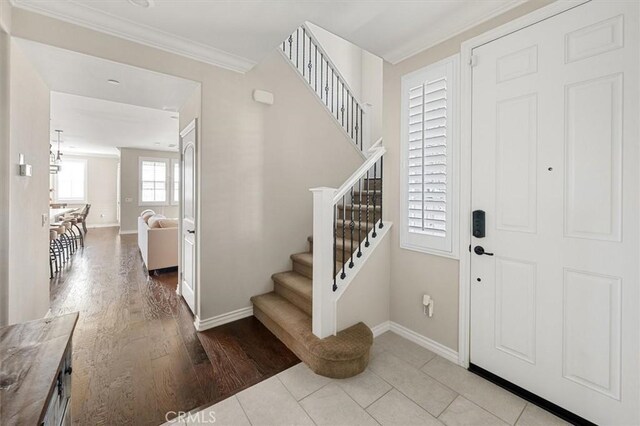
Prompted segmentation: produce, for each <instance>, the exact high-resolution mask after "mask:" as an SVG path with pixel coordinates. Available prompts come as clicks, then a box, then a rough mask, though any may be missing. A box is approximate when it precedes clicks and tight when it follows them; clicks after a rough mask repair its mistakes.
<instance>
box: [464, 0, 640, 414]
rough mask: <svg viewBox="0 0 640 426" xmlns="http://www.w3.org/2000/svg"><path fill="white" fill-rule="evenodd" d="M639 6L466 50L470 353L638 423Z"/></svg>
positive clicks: (585, 406)
mask: <svg viewBox="0 0 640 426" xmlns="http://www.w3.org/2000/svg"><path fill="white" fill-rule="evenodd" d="M639 14H640V3H639V2H637V1H592V2H590V3H587V4H584V5H581V6H577V7H575V8H573V9H571V10H569V11H566V12H564V13H561V14H559V15H556V16H554V17H552V18H549V19H546V20H544V21H542V22H539V23H537V24H535V25H532V26H530V27H527V28H524V29H522V30H520V31H517V32H515V33H512V34H510V35H507V36H505V37H502V38H500V39H497V40H495V41H493V42H490V43H487V44H485V45H483V46H481V47H478V48H476V49H474V51H473V54H474V55H475V57H476V58H475V60H476V62H475V64H476V65H475V67H474V68H473V70H472V73H473V89H472V90H473V91H472V94H473V101H472V102H473V107H472V114H473V119H472V128H473V130H472V177H473V181H472V209H473V210H483V211H485V212H486V236H485V237H484V238H475V237H472V239H471V242H472V247H471V259H472V260H471V324H470V327H471V342H470V362H471V363H472V364H475V365H477V366H479V367H482V368H484V369H485V370H488V371H490V372H492V373H494V374H496V375H498V376H500V377H502V378H504V379H506V380H508V381H510V382H512V383H515V384H516V385H518V386H520V387H523V388H525V389H527V390H529V391H531V392H533V393H535V394H537V395H538V396H540V397H542V398H545V399H547V400H549V401H551V402H552V403H555V404H557V405H559V406H561V407H563V408H565V409H567V410H569V411H571V412H573V413H575V414H577V415H579V416H582V417H584V418H586V419H588V420H590V421H592V422H595V423H599V424H609V425H611V424H616V425H631V424H639V423H640V394H639V379H640V369H639V366H640V359H639V355H640V352H639V335H640V329H639V318H640V316H639V313H640V303H639V302H640V300H639V297H640V291H639V284H640V280H639V276H640V274H639V266H638V265H639V259H640V258H639V255H640V250H639V244H640V228H639V224H640V208H639V200H640V173H639V170H640V155H639V152H640V151H639V139H638V138H639V134H640V132H639V131H638V129H639V125H638V122H639V120H638V119H639V112H640V110H639V108H638V101H639V98H640V96H639V92H638V90H639V87H638V80H639V74H638V73H639V71H640V69H639V66H638V56H639V55H638V53H639V51H638V48H639V43H638V39H639V34H638V28H639V24H638V23H639V18H640V17H639ZM478 246H479V247H482V248H483V249H484V250H485V252H486V253H485V254H483V255H481V254H476V253H475V251H474V249H475V248H476V247H478ZM478 251H481V250H480V249H478ZM489 254H493V255H489Z"/></svg>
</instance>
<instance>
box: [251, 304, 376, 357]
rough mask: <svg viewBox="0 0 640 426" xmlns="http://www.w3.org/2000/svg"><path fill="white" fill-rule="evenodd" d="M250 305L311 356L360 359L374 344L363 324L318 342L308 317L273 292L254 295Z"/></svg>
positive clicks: (370, 334) (367, 328)
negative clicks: (256, 308)
mask: <svg viewBox="0 0 640 426" xmlns="http://www.w3.org/2000/svg"><path fill="white" fill-rule="evenodd" d="M251 302H253V304H254V305H255V306H256V307H258V308H259V309H260V310H261V311H262V312H264V314H265V315H267V316H268V317H269V318H270V319H271V320H272V321H274V322H275V323H276V324H278V325H279V326H280V327H281V328H282V329H283V330H286V332H287V333H288V334H289V335H291V337H292V338H293V339H294V340H296V341H297V342H298V343H299V344H301V345H302V346H303V347H304V348H305V349H306V350H307V351H309V352H310V353H311V354H313V355H314V356H317V357H319V358H321V359H324V360H329V361H345V360H351V359H355V358H358V357H361V356H363V355H364V354H366V353H367V352H368V351H369V348H370V347H371V345H372V343H373V334H372V333H371V330H370V329H369V327H367V326H366V325H365V324H364V323H361V322H360V323H358V324H356V325H353V326H351V327H349V328H347V329H345V330H343V331H341V332H339V333H338V334H337V335H335V336H329V337H327V338H324V339H319V338H318V337H317V336H315V335H314V334H313V332H312V331H311V317H310V316H309V315H307V314H306V313H305V312H303V311H302V310H300V309H299V308H298V307H296V306H295V305H293V304H292V303H291V302H289V301H288V300H286V299H285V298H283V297H282V296H280V295H278V294H276V293H275V292H270V293H265V294H261V295H259V296H253V297H252V298H251Z"/></svg>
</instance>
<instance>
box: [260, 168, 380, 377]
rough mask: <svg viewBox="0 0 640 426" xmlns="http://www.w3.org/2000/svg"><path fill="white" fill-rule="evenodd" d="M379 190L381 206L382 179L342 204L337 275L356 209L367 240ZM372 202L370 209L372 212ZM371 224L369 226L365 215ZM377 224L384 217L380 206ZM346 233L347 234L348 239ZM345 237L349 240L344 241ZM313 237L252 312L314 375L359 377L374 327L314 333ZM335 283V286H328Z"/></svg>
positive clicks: (367, 183) (347, 249) (347, 250)
mask: <svg viewBox="0 0 640 426" xmlns="http://www.w3.org/2000/svg"><path fill="white" fill-rule="evenodd" d="M374 185H375V188H376V197H379V198H377V200H376V201H377V203H378V204H379V203H380V200H381V198H382V197H381V188H380V186H381V182H380V181H379V179H376V180H373V179H369V180H368V181H367V180H365V182H364V185H363V188H362V191H361V193H360V192H357V193H355V194H354V199H356V200H358V201H359V202H361V203H362V205H360V204H354V206H353V208H352V206H351V205H350V204H347V205H346V206H338V210H339V219H338V220H337V222H336V234H337V237H338V238H337V241H336V245H337V248H338V250H337V253H336V257H337V265H336V271H339V270H340V269H342V264H343V263H342V260H343V256H342V248H343V246H344V247H345V256H344V257H345V258H346V259H348V258H349V257H350V254H349V253H350V251H351V240H350V229H349V226H348V223H349V221H350V220H349V219H347V222H346V223H344V225H345V226H343V218H344V217H345V215H346V217H347V218H350V217H351V216H350V215H351V212H352V210H353V214H354V218H356V219H355V220H356V221H357V218H358V214H359V213H358V212H359V211H360V212H362V213H361V214H362V216H361V223H362V233H361V238H362V239H363V240H364V238H365V237H366V235H367V233H368V232H369V231H370V230H371V228H372V226H373V211H374V208H373V199H372V194H373V188H374ZM367 200H368V201H369V207H368V208H367ZM367 210H368V211H369V220H370V222H366V220H365V215H366V211H367ZM375 210H376V213H375V214H376V220H377V219H379V217H380V212H379V207H378V206H376V208H375ZM343 229H344V234H346V235H343ZM343 237H345V238H343ZM353 238H354V250H357V241H358V235H357V230H356V231H354V237H353ZM312 252H313V239H312V238H311V237H309V251H308V252H304V253H296V254H292V255H291V261H292V264H293V265H292V266H293V267H292V270H290V271H286V272H280V273H277V274H274V275H273V276H272V277H271V278H272V279H273V284H274V291H272V292H269V293H266V294H262V295H259V296H254V297H252V298H251V302H253V314H254V315H255V316H256V318H258V319H259V320H260V322H262V323H263V324H264V325H265V326H266V327H267V328H268V329H269V330H271V332H272V333H273V334H275V335H276V336H277V337H278V338H279V339H280V340H281V341H282V342H283V343H284V344H285V345H287V347H288V348H289V349H291V350H292V351H293V352H294V353H295V354H296V355H297V356H298V358H300V359H301V360H302V361H304V362H305V363H306V364H307V365H308V366H309V367H310V368H311V369H312V370H313V371H314V372H315V373H317V374H320V375H323V376H327V377H333V378H347V377H352V376H355V375H357V374H359V373H361V372H362V371H364V369H365V368H366V367H367V364H368V362H369V349H370V348H371V344H372V343H373V335H372V333H371V330H370V329H369V327H367V326H366V325H365V324H364V323H362V322H360V323H358V324H356V325H353V326H351V327H349V328H347V329H345V330H342V331H340V332H339V333H338V334H337V335H335V336H330V337H327V338H325V339H319V338H318V337H316V336H315V335H314V334H313V333H312V331H311V315H312V294H313V291H312V283H311V280H312V278H313V254H312ZM329 284H330V283H329Z"/></svg>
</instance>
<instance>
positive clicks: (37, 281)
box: [8, 42, 50, 323]
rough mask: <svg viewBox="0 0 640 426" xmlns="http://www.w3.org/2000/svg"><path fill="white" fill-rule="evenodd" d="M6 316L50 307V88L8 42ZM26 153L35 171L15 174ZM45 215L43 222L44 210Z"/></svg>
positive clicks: (27, 316) (30, 315) (16, 317)
mask: <svg viewBox="0 0 640 426" xmlns="http://www.w3.org/2000/svg"><path fill="white" fill-rule="evenodd" d="M10 79H11V87H10V90H11V97H10V149H9V167H10V169H9V174H10V185H11V187H10V201H9V223H10V225H9V241H10V252H9V253H10V254H9V294H8V306H9V315H8V322H9V323H16V322H22V321H28V320H32V319H36V318H41V317H43V316H44V315H45V314H46V313H47V310H48V309H49V261H48V258H49V220H48V212H49V115H50V114H49V88H48V87H47V86H46V85H45V83H44V81H43V80H42V79H41V78H40V76H39V75H38V73H37V72H36V70H35V68H34V67H33V66H32V65H31V64H30V63H29V61H28V59H27V58H26V56H25V55H24V54H23V52H22V51H21V50H20V47H19V46H17V45H16V43H13V42H12V43H11V76H10ZM19 154H24V156H25V161H26V162H27V164H31V166H32V170H33V172H32V173H33V175H32V176H31V177H23V176H19V174H18V155H19ZM43 214H45V215H46V218H47V219H46V222H45V223H44V224H43V223H42V222H43V221H42V215H43Z"/></svg>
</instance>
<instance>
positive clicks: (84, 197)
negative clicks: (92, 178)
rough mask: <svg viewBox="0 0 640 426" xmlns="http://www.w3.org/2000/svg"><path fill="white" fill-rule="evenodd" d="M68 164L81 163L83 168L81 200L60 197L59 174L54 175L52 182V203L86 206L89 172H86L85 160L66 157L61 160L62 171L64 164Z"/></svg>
mask: <svg viewBox="0 0 640 426" xmlns="http://www.w3.org/2000/svg"><path fill="white" fill-rule="evenodd" d="M68 162H73V163H82V164H83V167H84V190H83V191H82V192H83V194H82V198H63V197H60V183H59V181H58V180H59V178H60V172H58V173H56V174H55V175H54V176H55V178H54V180H53V190H54V191H53V194H54V197H53V199H54V201H55V202H56V203H67V204H86V203H87V200H88V199H89V195H88V192H89V187H88V183H89V178H88V175H89V171H88V170H87V160H86V158H72V157H67V158H65V159H63V160H62V164H61V166H62V170H64V164H65V163H68Z"/></svg>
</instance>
